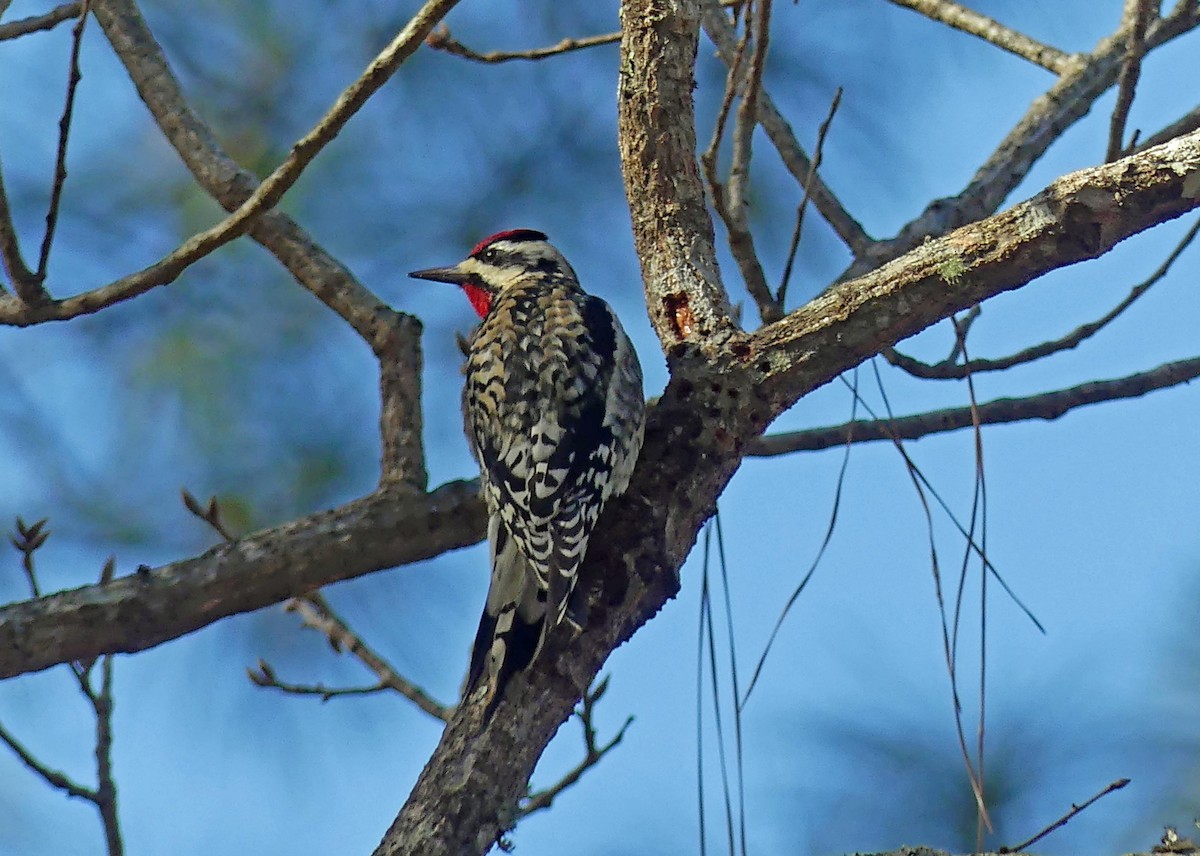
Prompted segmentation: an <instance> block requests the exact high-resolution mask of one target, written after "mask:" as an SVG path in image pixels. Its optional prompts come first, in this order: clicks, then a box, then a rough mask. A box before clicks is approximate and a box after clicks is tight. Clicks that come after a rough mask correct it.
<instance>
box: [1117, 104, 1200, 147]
mask: <svg viewBox="0 0 1200 856" xmlns="http://www.w3.org/2000/svg"><path fill="white" fill-rule="evenodd" d="M1197 128H1200V107H1195V108H1193V109H1192V110H1189V111H1188V112H1187V113H1185V114H1184V115H1183V116H1180V117H1179V118H1178V119H1176V120H1175V121H1174V122H1172V123H1171V124H1169V125H1167V126H1166V127H1165V128H1163V129H1162V130H1160V131H1156V132H1155V133H1153V134H1151V135H1150V136H1149V137H1146V139H1144V140H1138V141H1137V142H1130V144H1129V148H1128V149H1126V150H1125V152H1124V154H1126V155H1135V154H1137V153H1138V152H1143V151H1145V150H1146V149H1149V148H1153V147H1154V146H1158V145H1162V144H1163V143H1165V142H1167V141H1168V140H1173V139H1175V138H1176V137H1181V136H1183V135H1184V134H1190V133H1191V132H1192V131H1194V130H1196V129H1197Z"/></svg>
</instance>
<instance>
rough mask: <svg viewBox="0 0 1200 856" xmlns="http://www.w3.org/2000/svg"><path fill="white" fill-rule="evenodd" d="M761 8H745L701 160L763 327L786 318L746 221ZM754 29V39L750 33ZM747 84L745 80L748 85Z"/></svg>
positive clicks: (763, 21) (763, 19) (764, 21)
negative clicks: (723, 173) (727, 150)
mask: <svg viewBox="0 0 1200 856" xmlns="http://www.w3.org/2000/svg"><path fill="white" fill-rule="evenodd" d="M759 5H762V0H759V2H758V3H750V4H747V6H746V15H745V28H746V29H745V30H744V32H743V34H742V37H741V38H740V39H739V40H738V45H737V49H736V55H735V57H734V60H733V62H732V63H731V65H730V66H729V74H728V75H727V77H726V82H725V94H724V96H723V98H722V101H721V109H720V111H719V113H718V115H717V121H716V124H715V126H714V128H713V136H712V140H711V142H710V143H709V146H708V148H707V149H706V150H705V151H704V153H703V154H702V155H701V156H700V163H701V166H702V167H703V168H704V177H705V180H706V181H707V182H708V189H709V194H710V195H711V197H712V203H713V209H714V210H715V211H716V212H717V214H718V215H719V216H720V218H721V222H722V223H724V224H725V230H726V232H727V234H728V239H729V250H730V252H731V253H732V254H733V258H734V260H735V261H736V262H737V265H738V270H739V271H741V274H742V280H743V281H744V282H745V285H746V290H747V291H748V292H749V293H750V296H751V297H752V298H753V299H754V302H755V305H757V306H758V312H759V316H760V317H761V318H762V320H763V323H770V322H771V321H777V320H779V319H780V318H782V317H783V312H782V311H781V310H780V308H779V306H778V305H776V303H775V299H774V298H773V297H772V295H771V288H770V286H769V285H767V277H766V274H764V273H763V269H762V264H761V263H760V262H759V260H758V251H757V250H756V249H755V247H754V236H753V235H752V234H751V232H750V228H749V223H748V218H747V215H746V184H747V181H748V180H749V173H750V157H751V145H750V143H751V138H752V135H753V133H754V128H755V125H756V111H755V106H754V105H755V103H756V100H757V94H758V91H759V89H760V88H761V86H762V49H763V48H764V47H765V45H764V44H763V43H762V42H761V41H760V39H761V38H764V37H765V34H766V32H767V30H766V27H767V25H768V24H769V23H770V4H769V2H768V3H766V5H765V9H761V10H758V11H757V13H756V11H755V10H756V9H757V7H758V6H759ZM752 29H753V36H752V35H751V31H752ZM751 44H753V46H754V47H753V50H751V51H750V62H749V65H748V67H747V68H745V69H743V63H744V62H745V57H746V52H747V48H749V47H750V45H751ZM743 78H744V79H743ZM739 89H741V95H742V100H741V103H740V105H739V106H738V111H737V118H736V120H735V122H734V129H733V135H732V136H733V142H732V146H731V148H732V153H731V158H730V165H729V179H728V181H727V182H724V183H723V182H722V181H721V179H720V174H719V170H718V166H717V160H718V157H719V153H720V148H721V140H722V137H723V136H724V133H725V127H726V124H727V122H728V118H729V113H730V110H731V108H732V105H733V98H734V95H735V94H736V93H737V91H738V90H739Z"/></svg>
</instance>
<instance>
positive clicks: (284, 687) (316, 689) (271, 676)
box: [246, 659, 390, 702]
mask: <svg viewBox="0 0 1200 856" xmlns="http://www.w3.org/2000/svg"><path fill="white" fill-rule="evenodd" d="M246 677H248V678H249V679H250V682H251V683H253V684H254V685H255V686H258V687H264V688H268V689H276V690H279V691H280V692H283V693H287V694H288V695H300V696H317V697H319V698H320V699H321V701H322V702H326V701H329V700H330V699H333V698H342V697H344V696H364V695H375V694H376V693H382V692H386V691H388V690H389V689H390V687H387V686H384V685H383V684H372V685H370V686H366V687H327V686H325V685H324V684H294V683H290V682H288V681H281V680H280V679H279V678H278V677H277V676H276V674H275V669H274V668H272V667H271V664H270V663H268V662H267V661H266V660H263V659H259V661H258V665H257V666H256V667H255V668H253V669H250V668H247V669H246Z"/></svg>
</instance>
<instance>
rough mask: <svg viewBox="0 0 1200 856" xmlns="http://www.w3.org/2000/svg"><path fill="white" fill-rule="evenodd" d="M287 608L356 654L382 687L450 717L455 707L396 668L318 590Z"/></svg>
mask: <svg viewBox="0 0 1200 856" xmlns="http://www.w3.org/2000/svg"><path fill="white" fill-rule="evenodd" d="M286 609H287V610H288V611H289V612H294V613H296V614H297V615H299V616H300V621H301V623H302V624H303V625H304V626H305V627H308V628H310V629H312V630H316V631H317V632H318V633H320V634H321V635H323V636H324V637H325V638H326V639H328V640H329V644H330V646H332V647H333V650H335V651H337V652H338V653H339V654H340V653H342V652H346V653H349V654H351V655H353V656H354V657H355V658H357V659H358V661H359V662H361V663H362V664H363V665H364V666H366V667H367V668H368V669H370V670H371V671H372V672H373V673H374V675H375V677H376V678H378V679H379V686H380V687H382V688H383V689H389V690H392V691H394V692H397V693H399V694H400V695H402V696H404V697H405V698H406V699H408V700H409V701H411V702H412V703H413V704H415V705H416V706H417V707H419V708H420V709H421V710H423V711H425V712H426V713H428V714H429V715H430V716H432V717H433V718H434V719H440V720H442V721H443V722H445V721H446V720H447V719H449V718H450V714H451V713H452V712H453V711H454V706H453V705H445V704H441V703H439V702H437V701H435V700H434V699H433V697H432V696H430V695H429V694H428V693H427V692H425V691H424V690H423V689H421V688H420V687H418V686H417V685H416V684H414V683H413V682H412V681H410V680H408V679H407V678H405V677H404V676H402V675H401V674H400V673H399V672H397V671H396V670H395V668H393V666H392V664H391V663H389V662H388V661H387V660H385V659H384V658H383V657H382V656H380V654H379V653H378V652H376V651H375V650H374V649H372V648H371V647H370V646H369V645H367V643H366V642H365V641H364V640H363V638H362V637H361V636H359V635H358V634H357V633H355V632H354V631H353V630H351V629H350V626H349V625H348V624H346V622H345V621H344V620H343V619H342V617H341V616H340V615H338V614H337V613H336V612H334V610H333V607H331V606H330V605H329V603H328V601H326V600H325V597H324V596H323V595H322V594H321V593H320V592H314V593H313V594H310V595H304V596H303V597H297V598H292V600H290V601H288V603H287V606H286Z"/></svg>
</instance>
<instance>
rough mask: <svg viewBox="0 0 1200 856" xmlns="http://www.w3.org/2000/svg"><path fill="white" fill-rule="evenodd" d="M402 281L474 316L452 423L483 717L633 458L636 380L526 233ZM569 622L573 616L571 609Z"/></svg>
mask: <svg viewBox="0 0 1200 856" xmlns="http://www.w3.org/2000/svg"><path fill="white" fill-rule="evenodd" d="M410 276H414V277H417V278H419V279H432V280H436V281H439V282H450V283H455V284H457V285H459V286H461V287H462V289H463V291H464V292H465V293H466V295H467V298H468V299H469V300H470V301H471V305H472V306H473V307H474V308H475V311H476V312H477V313H478V314H479V316H480V317H481V318H482V319H483V321H482V323H481V324H480V325H479V327H477V328H476V330H475V332H474V333H473V334H472V335H471V337H470V339H469V340H468V349H467V365H466V376H467V377H466V386H465V387H464V389H463V418H464V421H465V423H466V433H467V441H468V443H469V444H470V446H471V451H472V453H473V454H474V455H475V458H476V460H478V462H479V468H480V480H481V482H482V485H483V496H484V499H485V500H486V502H487V507H488V542H489V545H490V547H491V564H492V578H491V587H490V588H489V589H488V596H487V605H486V607H485V608H484V611H483V617H482V618H481V619H480V621H479V631H478V633H477V634H476V637H475V647H474V649H473V651H472V653H471V665H470V670H469V671H468V674H467V682H466V688H465V691H464V698H466V697H470V696H471V695H472V694H473V693H475V692H476V691H482V690H483V689H486V699H487V701H486V708H485V711H486V714H485V715H490V712H491V710H492V709H493V708H494V707H495V705H496V703H497V702H498V701H499V699H500V694H501V691H502V690H503V688H504V686H505V684H506V683H507V681H508V679H509V677H511V676H512V675H513V674H514V673H515V672H518V671H520V670H521V669H524V668H526V667H527V666H528V665H529V664H530V663H532V662H533V660H534V658H535V657H536V656H537V654H538V652H539V651H540V650H541V647H542V644H543V643H544V641H545V639H546V634H547V633H548V632H549V631H550V630H551V629H553V628H554V627H555V626H557V625H558V624H559V623H561V622H562V621H563V620H564V619H566V620H567V621H570V622H572V623H573V624H575V625H576V626H577V627H578V624H579V619H580V617H581V616H580V615H579V614H577V609H576V607H577V605H575V604H572V598H571V595H572V592H573V590H574V588H575V581H576V576H577V574H578V571H579V566H580V564H581V563H582V562H583V557H584V554H585V553H586V552H587V546H588V538H589V537H590V535H591V533H592V528H593V527H594V526H595V524H596V519H597V518H598V517H599V516H600V510H601V509H602V508H603V507H604V504H605V502H606V501H607V500H608V499H609V497H611V496H614V495H617V494H620V493H622V492H623V491H624V490H625V488H626V486H628V484H629V477H630V475H631V474H632V473H633V467H634V464H635V463H636V461H637V456H638V452H639V451H640V450H641V447H642V433H643V429H644V424H645V400H644V397H643V394H642V369H641V365H640V364H639V363H638V358H637V354H636V353H635V352H634V350H633V346H632V345H631V344H630V342H629V337H628V336H626V335H625V331H624V329H622V327H621V322H620V321H618V320H617V316H616V315H615V314H614V313H613V311H612V309H611V308H610V307H609V305H608V304H607V303H605V302H604V301H603V300H601V299H600V298H598V297H593V296H591V295H589V294H586V293H585V292H584V291H583V289H582V288H580V287H579V281H578V280H577V279H576V277H575V271H574V270H572V269H571V266H570V265H569V264H568V263H567V260H566V259H565V258H563V256H562V254H561V253H560V252H559V251H558V250H556V249H555V248H554V247H552V246H551V245H550V244H549V243H547V241H546V236H545V235H544V234H542V233H541V232H537V231H534V230H532V229H513V230H511V231H507V232H500V233H498V234H495V235H492V236H491V237H490V238H486V239H485V240H483V241H481V242H480V243H479V244H478V245H476V247H475V248H474V249H473V250H472V251H471V254H470V255H469V256H467V258H466V259H464V260H463V261H461V262H459V263H458V264H457V265H454V266H453V267H445V268H432V269H430V270H421V271H415V272H414V273H412V274H410ZM578 612H580V613H581V612H582V610H581V609H580V610H578Z"/></svg>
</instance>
